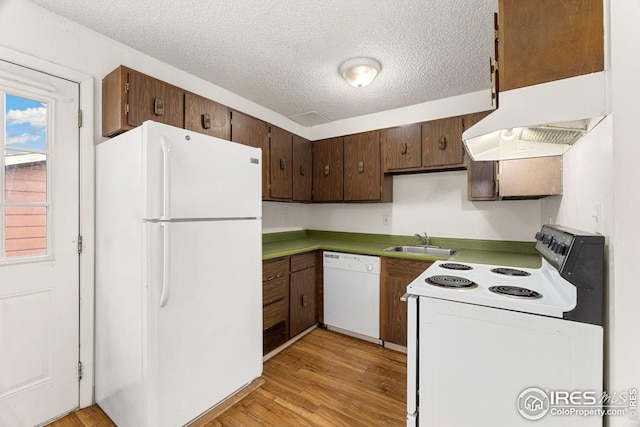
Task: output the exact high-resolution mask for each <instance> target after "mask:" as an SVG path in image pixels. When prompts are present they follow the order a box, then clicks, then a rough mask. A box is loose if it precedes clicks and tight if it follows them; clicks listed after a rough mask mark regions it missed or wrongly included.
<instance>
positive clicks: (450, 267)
mask: <svg viewBox="0 0 640 427" xmlns="http://www.w3.org/2000/svg"><path fill="white" fill-rule="evenodd" d="M440 267H442V268H446V269H447V270H473V267H471V266H470V265H466V264H458V263H456V262H445V263H444V264H440Z"/></svg>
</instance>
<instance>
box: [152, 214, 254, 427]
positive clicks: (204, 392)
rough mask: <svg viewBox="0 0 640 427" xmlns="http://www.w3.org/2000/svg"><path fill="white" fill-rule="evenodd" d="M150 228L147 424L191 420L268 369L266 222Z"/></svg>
mask: <svg viewBox="0 0 640 427" xmlns="http://www.w3.org/2000/svg"><path fill="white" fill-rule="evenodd" d="M143 227H144V234H145V239H146V242H147V245H146V251H147V259H148V262H147V269H146V274H145V279H144V283H145V289H146V303H145V306H146V315H145V316H144V318H143V319H144V320H143V321H144V322H145V323H146V327H145V328H143V329H144V330H146V334H147V335H146V339H143V353H144V354H145V357H143V359H142V360H143V364H146V365H144V366H143V370H144V376H145V378H146V380H147V381H146V382H145V391H144V393H145V397H144V405H143V406H144V408H145V410H144V411H145V421H146V422H145V425H146V426H149V427H151V426H154V427H162V426H167V427H169V426H178V425H184V424H185V423H187V422H189V421H190V420H192V419H194V418H195V417H197V416H199V415H200V414H202V413H203V412H205V411H206V410H208V409H209V408H211V407H212V406H214V405H216V404H218V403H219V402H220V401H222V400H224V399H225V398H226V397H228V396H229V395H230V394H232V393H234V392H235V391H237V390H238V389H239V388H241V387H243V386H244V385H246V384H248V383H250V382H251V381H253V380H254V379H255V378H257V377H259V376H260V375H261V373H262V261H261V258H262V252H261V234H260V231H261V221H260V220H234V221H193V222H167V223H146V224H144V226H143ZM167 245H168V246H167Z"/></svg>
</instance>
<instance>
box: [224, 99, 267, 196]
mask: <svg viewBox="0 0 640 427" xmlns="http://www.w3.org/2000/svg"><path fill="white" fill-rule="evenodd" d="M231 141H233V142H237V143H239V144H244V145H249V146H251V147H257V148H261V149H262V199H263V200H269V171H270V168H269V132H268V125H267V124H266V123H265V122H263V121H262V120H258V119H256V118H254V117H251V116H248V115H246V114H244V113H241V112H239V111H236V110H232V111H231Z"/></svg>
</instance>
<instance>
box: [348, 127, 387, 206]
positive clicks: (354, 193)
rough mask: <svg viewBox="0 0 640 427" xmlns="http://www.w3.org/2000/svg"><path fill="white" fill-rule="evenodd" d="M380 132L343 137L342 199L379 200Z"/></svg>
mask: <svg viewBox="0 0 640 427" xmlns="http://www.w3.org/2000/svg"><path fill="white" fill-rule="evenodd" d="M380 179H381V171H380V132H379V131H372V132H363V133H358V134H355V135H349V136H347V137H345V139H344V200H345V201H367V200H380V194H381V192H382V190H381V187H380Z"/></svg>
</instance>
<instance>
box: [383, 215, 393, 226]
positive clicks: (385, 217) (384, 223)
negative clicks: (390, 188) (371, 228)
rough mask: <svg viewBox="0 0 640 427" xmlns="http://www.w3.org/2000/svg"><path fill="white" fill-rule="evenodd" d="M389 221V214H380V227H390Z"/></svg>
mask: <svg viewBox="0 0 640 427" xmlns="http://www.w3.org/2000/svg"><path fill="white" fill-rule="evenodd" d="M390 224H391V220H390V218H389V214H382V225H390Z"/></svg>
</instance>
